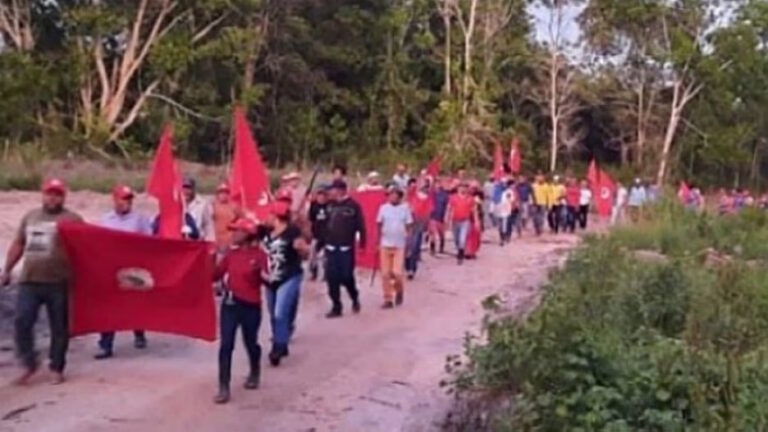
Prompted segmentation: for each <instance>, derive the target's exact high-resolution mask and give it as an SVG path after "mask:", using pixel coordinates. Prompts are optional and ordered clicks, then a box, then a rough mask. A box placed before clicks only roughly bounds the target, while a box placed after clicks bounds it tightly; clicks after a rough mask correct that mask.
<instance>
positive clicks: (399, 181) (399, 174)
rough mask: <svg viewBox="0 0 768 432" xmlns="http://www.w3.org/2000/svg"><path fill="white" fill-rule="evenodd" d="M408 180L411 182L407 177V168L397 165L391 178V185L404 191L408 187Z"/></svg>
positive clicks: (409, 177) (403, 165)
mask: <svg viewBox="0 0 768 432" xmlns="http://www.w3.org/2000/svg"><path fill="white" fill-rule="evenodd" d="M409 180H411V176H409V175H408V167H407V166H405V164H401V163H400V164H397V168H396V169H395V174H394V175H393V176H392V183H394V184H395V185H396V186H397V187H398V188H400V190H401V191H404V190H405V189H406V188H407V187H408V181H409Z"/></svg>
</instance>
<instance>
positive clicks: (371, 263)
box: [352, 190, 387, 269]
mask: <svg viewBox="0 0 768 432" xmlns="http://www.w3.org/2000/svg"><path fill="white" fill-rule="evenodd" d="M352 199H354V200H355V201H357V203H358V204H360V207H361V208H362V210H363V218H364V219H365V234H366V237H367V238H366V243H365V248H362V247H360V245H358V247H357V250H356V255H355V263H356V264H357V266H358V267H361V268H367V269H377V268H379V227H378V224H377V223H376V217H377V216H378V215H379V208H380V207H381V206H382V205H383V204H384V203H385V202H387V193H386V192H385V191H383V190H373V191H365V192H355V193H354V194H352Z"/></svg>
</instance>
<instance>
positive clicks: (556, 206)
mask: <svg viewBox="0 0 768 432" xmlns="http://www.w3.org/2000/svg"><path fill="white" fill-rule="evenodd" d="M564 198H565V186H564V185H563V184H562V182H561V181H560V176H559V175H554V176H552V181H551V182H550V184H549V198H548V200H547V201H548V202H547V204H548V205H549V213H548V214H547V220H548V222H549V229H550V231H552V232H553V233H555V234H557V233H558V232H560V230H561V229H562V230H565V220H563V217H562V216H563V205H564V201H565V200H564Z"/></svg>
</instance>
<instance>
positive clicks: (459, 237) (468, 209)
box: [445, 183, 479, 264]
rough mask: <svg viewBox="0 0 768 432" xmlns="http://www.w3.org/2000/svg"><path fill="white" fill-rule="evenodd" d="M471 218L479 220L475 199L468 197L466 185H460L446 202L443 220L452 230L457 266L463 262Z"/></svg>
mask: <svg viewBox="0 0 768 432" xmlns="http://www.w3.org/2000/svg"><path fill="white" fill-rule="evenodd" d="M473 218H474V220H479V216H478V215H477V209H476V208H475V198H474V197H473V196H472V195H470V193H469V187H468V185H467V184H466V183H461V184H460V185H459V187H458V192H457V193H456V194H455V195H453V196H452V197H451V198H450V200H449V201H448V211H447V212H446V218H445V224H446V225H450V226H451V229H452V230H453V241H454V243H455V245H456V259H457V261H458V263H459V264H462V263H463V262H464V258H465V253H466V247H467V236H468V235H469V229H470V228H471V227H470V224H471V223H472V221H473Z"/></svg>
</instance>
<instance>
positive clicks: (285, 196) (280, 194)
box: [275, 188, 293, 204]
mask: <svg viewBox="0 0 768 432" xmlns="http://www.w3.org/2000/svg"><path fill="white" fill-rule="evenodd" d="M275 198H276V199H277V200H278V201H285V202H287V203H289V204H290V203H292V202H293V192H291V190H290V189H286V188H283V189H280V190H278V191H277V193H276V194H275Z"/></svg>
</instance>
